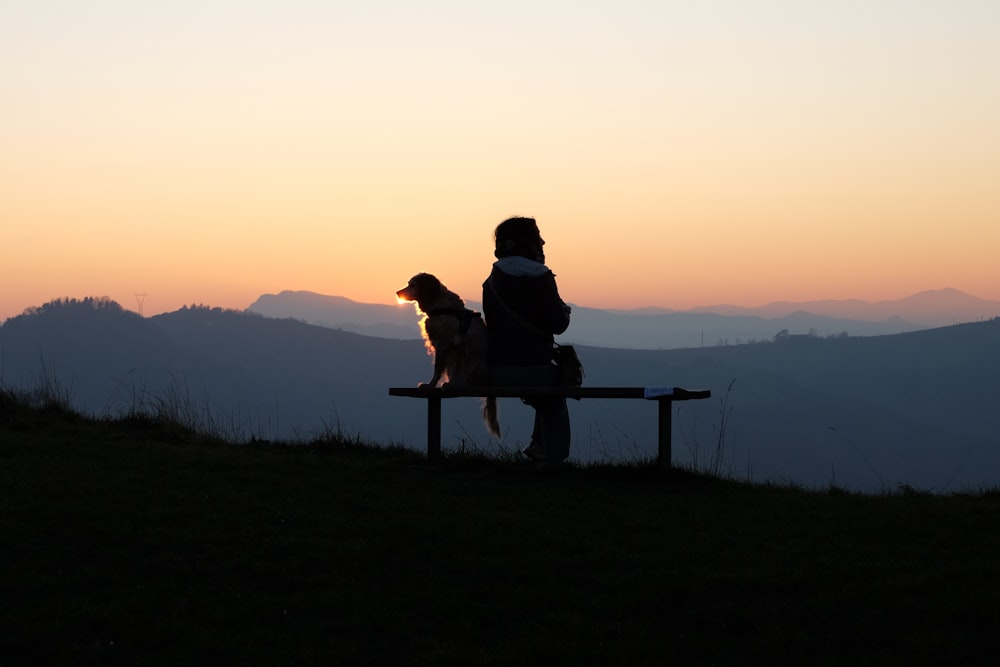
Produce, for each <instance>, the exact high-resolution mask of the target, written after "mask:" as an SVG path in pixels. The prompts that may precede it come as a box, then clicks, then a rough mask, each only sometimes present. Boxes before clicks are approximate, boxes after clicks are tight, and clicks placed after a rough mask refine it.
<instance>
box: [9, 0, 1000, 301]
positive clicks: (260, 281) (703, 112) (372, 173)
mask: <svg viewBox="0 0 1000 667" xmlns="http://www.w3.org/2000/svg"><path fill="white" fill-rule="evenodd" d="M0 16H2V20H0V81H2V85H0V114H2V120H3V122H2V123H0V286H2V287H0V290H2V292H0V320H2V319H6V318H8V317H13V316H15V315H17V314H19V313H21V312H22V311H23V310H24V309H26V308H28V307H31V306H38V305H42V304H43V303H45V302H48V301H50V300H52V299H56V298H62V297H71V298H82V297H86V296H107V297H110V298H111V299H114V300H115V301H117V302H119V303H120V304H121V305H122V306H123V307H125V308H128V309H131V310H140V303H141V309H142V311H143V312H144V314H145V315H147V316H148V315H153V314H157V313H160V312H167V311H172V310H176V309H178V308H180V307H182V306H184V305H192V304H204V305H209V306H219V307H223V308H237V309H243V308H246V307H247V306H249V305H250V304H251V303H252V302H253V301H254V300H255V299H256V298H257V297H258V296H260V295H261V294H265V293H277V292H280V291H282V290H309V291H313V292H318V293H321V294H328V295H338V296H345V297H348V298H351V299H354V300H357V301H362V302H368V303H386V304H391V303H395V291H396V290H397V289H399V288H400V287H402V286H403V285H404V284H405V283H406V281H407V280H408V279H409V277H410V276H411V275H412V274H414V273H417V272H420V271H428V272H431V273H434V274H435V275H437V276H438V277H439V278H440V279H441V280H442V281H443V282H444V283H445V284H446V285H448V287H450V288H451V289H452V290H454V291H456V292H458V293H459V294H460V295H462V296H463V297H465V298H466V299H470V300H476V301H478V300H479V299H480V298H481V289H482V288H481V284H482V281H483V279H484V278H485V277H486V275H487V274H488V273H489V270H490V265H491V263H492V262H493V261H494V257H493V254H492V251H493V241H492V232H493V229H494V227H495V226H496V225H497V224H498V223H499V222H500V221H502V220H503V219H505V218H507V217H509V216H512V215H526V216H533V217H535V218H536V219H537V220H538V224H539V227H540V228H541V231H542V235H543V237H544V238H545V240H546V242H547V243H546V253H547V263H548V265H549V266H550V267H551V268H552V270H553V271H554V272H555V273H556V276H557V281H558V284H559V288H560V292H561V293H562V296H563V298H564V299H565V300H566V301H568V302H570V303H575V304H579V305H584V306H589V307H596V308H633V307H643V306H660V307H665V308H676V309H684V308H692V307H698V306H708V305H714V304H734V305H743V306H756V305H763V304H765V303H769V302H771V301H776V300H790V301H805V300H814V299H865V300H869V301H876V300H882V299H894V298H901V297H905V296H908V295H910V294H913V293H916V292H920V291H923V290H929V289H942V288H946V287H951V288H955V289H959V290H962V291H964V292H968V293H970V294H973V295H975V296H978V297H981V298H985V299H994V300H1000V279H998V275H997V274H998V270H997V269H996V268H995V264H996V254H997V248H1000V224H998V222H1000V187H998V185H1000V183H998V180H1000V177H998V175H1000V122H997V119H998V118H1000V3H998V2H995V1H994V0H940V1H938V0H906V1H902V0H899V1H897V0H865V1H860V0H837V1H834V0H829V1H818V0H745V1H738V0H705V1H704V2H690V1H689V0H683V1H673V0H655V1H647V0H633V1H628V0H608V1H593V0H527V1H522V0H507V1H506V2H503V3H498V2H476V1H473V0H464V1H457V0H449V1H444V0H423V1H421V2H404V1H402V0H369V1H367V2H364V3H361V2H354V1H351V2H339V1H337V0H322V1H321V0H314V1H310V0H273V1H272V0H258V1H254V0H231V1H230V0H172V1H171V2H161V3H148V2H133V1H132V0H87V1H83V0H78V1H61V2H59V1H52V0H0Z"/></svg>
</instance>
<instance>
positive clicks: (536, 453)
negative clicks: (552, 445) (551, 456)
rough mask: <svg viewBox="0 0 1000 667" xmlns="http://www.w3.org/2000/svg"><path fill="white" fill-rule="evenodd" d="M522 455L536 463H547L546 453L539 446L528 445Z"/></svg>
mask: <svg viewBox="0 0 1000 667" xmlns="http://www.w3.org/2000/svg"><path fill="white" fill-rule="evenodd" d="M521 454H523V455H524V456H525V457H526V458H528V459H529V460H531V461H533V462H535V463H544V462H545V452H544V451H542V448H541V447H539V446H538V445H528V446H527V447H525V448H524V449H522V450H521Z"/></svg>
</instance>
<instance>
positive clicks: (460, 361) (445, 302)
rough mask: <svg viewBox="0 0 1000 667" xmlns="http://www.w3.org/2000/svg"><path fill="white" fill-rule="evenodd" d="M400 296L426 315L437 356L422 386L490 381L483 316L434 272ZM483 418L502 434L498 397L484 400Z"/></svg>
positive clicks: (428, 340) (427, 341) (424, 324)
mask: <svg viewBox="0 0 1000 667" xmlns="http://www.w3.org/2000/svg"><path fill="white" fill-rule="evenodd" d="M396 300H397V301H400V302H404V301H409V302H412V303H414V304H415V307H416V309H417V312H418V313H420V314H421V315H422V317H421V319H420V331H421V333H422V334H423V338H424V345H425V346H426V347H427V353H428V354H430V355H431V356H433V357H434V374H433V375H432V376H431V379H430V381H428V382H421V383H420V385H419V386H425V385H430V386H431V387H438V386H441V387H445V386H451V387H453V388H463V387H476V386H483V385H485V384H487V382H488V379H487V370H486V369H487V366H486V352H487V339H486V324H485V323H484V322H483V318H482V316H481V315H480V314H479V313H477V312H475V311H473V310H469V309H468V308H466V307H465V301H463V300H462V298H461V297H460V296H458V295H457V294H455V293H454V292H452V291H451V290H449V289H448V288H447V287H445V286H444V284H443V283H442V282H441V281H440V280H438V278H437V277H436V276H434V275H432V274H430V273H418V274H417V275H415V276H413V277H412V278H410V280H409V282H407V283H406V287H404V288H402V289H400V290H398V291H397V292H396ZM483 420H484V421H485V422H486V427H487V428H488V429H489V431H490V433H492V434H493V435H495V436H497V437H499V436H500V424H499V421H498V419H497V400H496V397H494V396H488V397H486V398H485V399H484V401H483Z"/></svg>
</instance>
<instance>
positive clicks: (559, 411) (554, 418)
mask: <svg viewBox="0 0 1000 667" xmlns="http://www.w3.org/2000/svg"><path fill="white" fill-rule="evenodd" d="M535 428H536V430H540V431H541V438H542V442H543V443H544V446H545V460H546V462H547V463H561V462H562V461H565V460H566V458H567V457H568V456H569V443H570V426H569V410H568V409H567V407H566V399H565V398H546V399H544V400H539V402H538V403H537V404H536V405H535Z"/></svg>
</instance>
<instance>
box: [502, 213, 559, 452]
mask: <svg viewBox="0 0 1000 667" xmlns="http://www.w3.org/2000/svg"><path fill="white" fill-rule="evenodd" d="M493 240H494V246H495V248H494V251H493V254H494V255H495V256H496V258H497V261H496V262H494V263H493V268H492V271H491V272H490V275H489V277H488V278H487V279H486V281H485V282H483V317H484V318H485V320H486V331H487V337H488V343H489V344H488V361H489V364H488V366H489V371H488V373H489V382H490V384H492V385H494V386H508V387H513V386H532V387H536V386H542V387H544V386H559V385H560V384H561V379H560V374H559V369H558V367H557V366H556V365H555V364H553V363H552V357H553V347H554V346H553V344H554V342H555V340H554V336H555V335H556V334H561V333H563V332H564V331H566V329H567V328H568V327H569V321H570V310H571V309H570V307H569V306H568V305H567V304H566V303H565V302H564V301H563V300H562V298H560V296H559V290H558V288H557V287H556V280H555V274H554V273H552V271H551V270H550V269H549V267H548V266H546V265H545V252H544V250H543V247H544V246H545V241H544V240H543V239H542V235H541V233H540V232H539V230H538V224H537V223H536V222H535V219H534V218H522V217H514V218H508V219H507V220H504V221H503V222H501V223H500V224H499V225H497V227H496V229H495V230H494V232H493ZM521 400H522V401H524V402H525V403H526V404H528V405H530V406H531V407H533V408H534V409H535V421H534V427H533V429H532V432H531V441H530V443H529V444H528V446H527V447H525V448H524V449H523V450H521V451H522V454H524V456H526V457H528V458H529V459H531V460H532V461H535V462H537V463H544V464H558V463H561V462H562V461H564V460H565V459H566V458H567V457H568V456H569V448H570V422H569V411H568V410H567V408H566V399H565V398H564V397H560V396H554V397H548V396H544V397H531V398H522V399H521Z"/></svg>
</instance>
